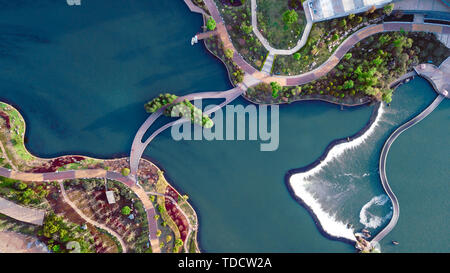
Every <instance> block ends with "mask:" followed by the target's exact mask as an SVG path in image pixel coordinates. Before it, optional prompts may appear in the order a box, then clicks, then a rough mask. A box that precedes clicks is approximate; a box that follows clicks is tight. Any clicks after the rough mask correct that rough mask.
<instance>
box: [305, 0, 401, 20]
mask: <svg viewBox="0 0 450 273" xmlns="http://www.w3.org/2000/svg"><path fill="white" fill-rule="evenodd" d="M391 2H393V0H308V6H309V9H310V11H311V16H312V20H313V22H319V21H324V20H330V19H334V18H339V17H344V16H347V15H349V14H352V13H353V14H356V13H361V12H365V11H367V10H369V9H370V8H372V7H373V6H375V7H376V8H381V7H383V6H385V5H387V4H389V3H391Z"/></svg>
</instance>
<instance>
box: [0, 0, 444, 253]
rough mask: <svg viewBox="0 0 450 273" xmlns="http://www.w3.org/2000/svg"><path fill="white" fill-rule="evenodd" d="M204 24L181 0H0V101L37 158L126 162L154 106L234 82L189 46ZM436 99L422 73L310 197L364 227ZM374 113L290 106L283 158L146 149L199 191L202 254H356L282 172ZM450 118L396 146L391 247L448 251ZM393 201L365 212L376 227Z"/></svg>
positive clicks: (213, 148) (284, 119)
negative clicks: (382, 169) (383, 178)
mask: <svg viewBox="0 0 450 273" xmlns="http://www.w3.org/2000/svg"><path fill="white" fill-rule="evenodd" d="M201 24H202V19H201V17H200V16H199V15H197V14H191V13H190V12H189V11H188V8H187V7H186V6H185V4H184V3H183V2H182V1H163V2H161V1H149V0H139V1H138V0H131V1H87V0H85V1H83V2H82V5H81V6H79V7H74V6H68V5H67V4H66V3H65V1H63V0H61V1H59V0H58V1H57V0H54V1H39V2H36V1H14V2H12V3H11V2H10V1H0V67H1V69H0V99H1V100H4V101H7V102H10V103H12V104H13V105H14V106H16V107H17V108H18V109H19V110H20V111H21V112H22V114H23V115H24V117H25V119H26V121H27V126H28V131H27V138H28V144H27V147H28V148H29V149H30V150H31V151H32V152H33V153H35V154H36V155H38V156H42V157H54V156H58V155H64V154H73V153H76V154H84V155H91V156H94V157H100V158H112V157H115V156H119V155H120V156H124V155H127V154H128V153H129V149H130V147H131V142H132V139H133V137H134V133H135V132H136V131H137V129H138V128H139V126H140V125H141V123H142V122H143V121H144V120H145V119H146V117H147V114H146V113H145V111H144V109H143V104H144V103H145V102H146V101H147V100H149V99H151V98H152V97H154V96H156V95H157V94H159V93H161V92H173V93H175V94H178V95H182V94H188V93H192V92H197V91H219V90H227V89H229V88H231V85H230V83H229V82H228V77H227V75H226V70H225V68H224V67H223V65H222V64H221V63H220V62H219V61H217V60H216V59H215V58H213V57H212V56H210V55H209V54H208V53H206V52H205V49H204V47H203V45H202V44H197V45H195V46H191V45H190V38H191V37H192V36H193V35H194V34H195V33H197V32H199V31H200V25H201ZM434 97H435V93H434V92H433V90H432V89H431V87H430V85H429V84H428V83H427V82H426V81H425V80H423V79H416V80H414V81H412V82H411V83H409V84H407V85H403V86H401V87H400V88H399V89H398V90H397V91H396V94H395V96H394V102H393V103H392V104H391V106H390V107H385V108H384V110H385V111H384V114H383V115H382V116H381V117H380V123H379V125H378V127H377V128H376V129H375V131H374V133H373V135H372V136H371V137H369V138H368V139H367V140H366V141H365V142H364V143H363V144H361V145H360V146H359V147H358V148H357V149H354V150H349V151H347V152H345V153H344V154H343V155H342V157H338V158H336V160H334V161H332V162H331V163H330V164H329V165H328V166H326V167H324V168H323V171H322V172H321V173H319V174H318V175H317V176H316V177H313V178H312V180H313V181H315V183H313V184H312V186H310V187H309V188H308V189H309V191H310V192H311V193H312V194H314V195H315V196H316V198H317V200H318V202H320V203H321V204H323V207H324V208H328V209H325V211H327V212H328V213H331V214H333V215H334V216H333V217H335V220H336V221H340V222H343V223H350V224H352V225H353V226H354V228H355V230H359V229H361V228H362V227H364V224H363V223H361V222H360V220H361V219H360V212H361V209H362V207H363V206H364V205H365V204H367V203H368V202H369V201H370V200H371V199H372V198H374V197H377V196H383V194H384V192H383V190H382V187H381V185H380V182H379V178H378V159H379V151H380V149H381V146H382V144H383V142H384V140H385V139H386V138H387V136H388V135H389V134H390V132H392V130H393V129H395V128H396V127H397V126H398V125H399V124H401V123H403V122H404V121H406V120H408V119H409V118H411V117H412V116H413V115H414V114H417V113H418V112H420V110H422V109H423V108H425V107H426V106H427V105H428V104H429V103H430V102H431V101H432V100H433V98H434ZM232 104H233V105H238V104H243V105H247V102H245V100H243V99H238V100H236V101H234V102H233V103H232ZM372 108H373V106H369V107H357V108H352V109H347V108H346V109H344V110H340V108H339V107H338V106H334V105H330V104H326V103H319V102H300V103H294V104H291V105H287V106H281V107H280V146H279V149H278V150H277V151H275V152H260V151H259V148H260V142H258V141H179V142H175V141H174V140H172V138H171V135H170V131H166V132H164V133H163V134H161V135H159V136H158V137H157V138H156V139H155V140H154V141H153V142H152V143H151V144H150V146H149V147H148V148H147V150H146V152H145V155H146V156H147V157H148V158H150V159H151V160H153V161H154V162H155V163H156V164H157V165H158V166H160V167H161V168H162V169H164V170H165V172H166V175H167V177H168V178H169V180H170V181H171V182H172V183H173V184H174V185H175V186H176V188H177V189H178V190H180V191H181V192H185V193H187V194H188V195H189V196H190V200H191V202H192V204H193V206H194V207H195V209H196V210H197V213H198V215H199V218H200V233H199V241H200V247H201V248H202V249H203V250H204V251H207V252H246V251H252V252H352V251H354V250H353V247H352V246H350V245H348V244H345V243H342V242H338V241H333V240H329V239H327V238H326V237H324V236H322V234H321V233H320V232H319V231H318V229H317V227H316V225H315V223H314V221H313V219H312V217H311V216H310V215H309V213H308V212H307V211H306V209H304V208H303V207H302V206H300V205H299V204H298V203H297V202H296V201H295V200H294V199H293V198H292V196H291V195H290V193H289V192H288V190H287V187H286V185H285V181H284V175H285V173H286V172H287V171H288V170H289V169H293V168H298V167H302V166H305V165H307V164H309V163H311V162H313V161H314V160H315V159H317V158H318V157H319V156H320V155H321V154H322V152H323V151H324V149H325V147H326V146H327V145H328V143H330V142H331V141H332V140H334V139H336V138H342V137H346V136H349V135H352V134H354V133H356V132H358V131H359V130H360V129H361V128H362V127H364V125H365V124H366V123H367V121H368V120H369V118H370V115H371V113H372ZM448 118H449V103H448V102H447V101H444V102H443V103H442V104H441V105H440V106H439V107H438V108H437V110H435V112H433V113H432V114H431V115H430V116H429V117H427V119H425V120H424V121H423V122H422V123H420V124H418V125H417V126H416V127H413V128H412V129H410V130H408V131H407V132H405V133H404V135H402V136H400V137H399V139H398V140H397V142H396V143H394V145H393V146H392V150H391V152H390V154H389V157H388V162H387V163H388V167H387V171H388V178H389V180H390V182H391V185H392V188H393V190H394V192H395V193H396V194H397V196H398V198H399V201H400V209H401V216H400V220H399V223H398V226H397V227H396V228H395V229H394V231H393V232H392V233H391V234H389V235H388V237H387V238H386V239H385V240H384V241H383V242H382V244H381V248H382V250H383V251H389V252H391V251H392V252H395V251H415V252H421V251H431V252H437V251H447V252H448V251H449V247H448V246H449V236H448V233H447V232H446V230H448V229H449V222H448V218H449V217H448V216H449V213H448V211H449V210H448V207H449V206H448V200H447V197H448V190H449V189H448V173H449V169H448V164H446V163H447V162H448V146H449V145H448V144H449V141H448V138H446V136H448V135H449V134H448V133H449V128H448V126H447V122H448ZM332 197H339V198H332ZM389 206H390V203H389V202H386V203H385V204H384V205H381V206H371V207H369V208H368V209H367V210H366V211H367V212H369V213H372V215H373V217H372V218H373V219H375V220H376V217H375V216H378V217H381V218H383V217H385V216H386V215H387V214H388V213H389V211H390V207H389ZM430 211H433V212H432V213H430ZM369 220H370V219H369ZM384 224H385V222H383V221H382V222H381V223H380V225H379V226H377V227H374V228H372V229H371V230H373V231H377V230H379V229H380V228H381V227H382V226H383V225H384ZM391 240H397V241H400V245H399V246H395V247H394V246H391V245H390V241H391Z"/></svg>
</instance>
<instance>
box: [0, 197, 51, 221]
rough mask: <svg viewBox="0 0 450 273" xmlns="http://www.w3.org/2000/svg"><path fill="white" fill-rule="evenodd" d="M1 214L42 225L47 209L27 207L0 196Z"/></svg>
mask: <svg viewBox="0 0 450 273" xmlns="http://www.w3.org/2000/svg"><path fill="white" fill-rule="evenodd" d="M0 214H4V215H6V216H8V217H11V218H13V219H16V220H18V221H21V222H25V223H29V224H33V225H38V226H41V225H42V223H43V222H44V217H45V210H40V209H32V208H27V207H24V206H21V205H18V204H16V203H14V202H11V201H9V200H6V199H4V198H2V197H0Z"/></svg>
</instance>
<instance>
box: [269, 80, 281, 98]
mask: <svg viewBox="0 0 450 273" xmlns="http://www.w3.org/2000/svg"><path fill="white" fill-rule="evenodd" d="M270 86H271V87H272V97H273V98H276V97H278V93H279V92H280V91H281V85H280V84H279V83H278V82H271V83H270Z"/></svg>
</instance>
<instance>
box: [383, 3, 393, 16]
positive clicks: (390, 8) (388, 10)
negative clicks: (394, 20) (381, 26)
mask: <svg viewBox="0 0 450 273" xmlns="http://www.w3.org/2000/svg"><path fill="white" fill-rule="evenodd" d="M383 9H384V13H385V14H386V15H388V16H389V15H391V13H392V11H393V10H394V3H390V4H388V5H386V6H384V8H383Z"/></svg>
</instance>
